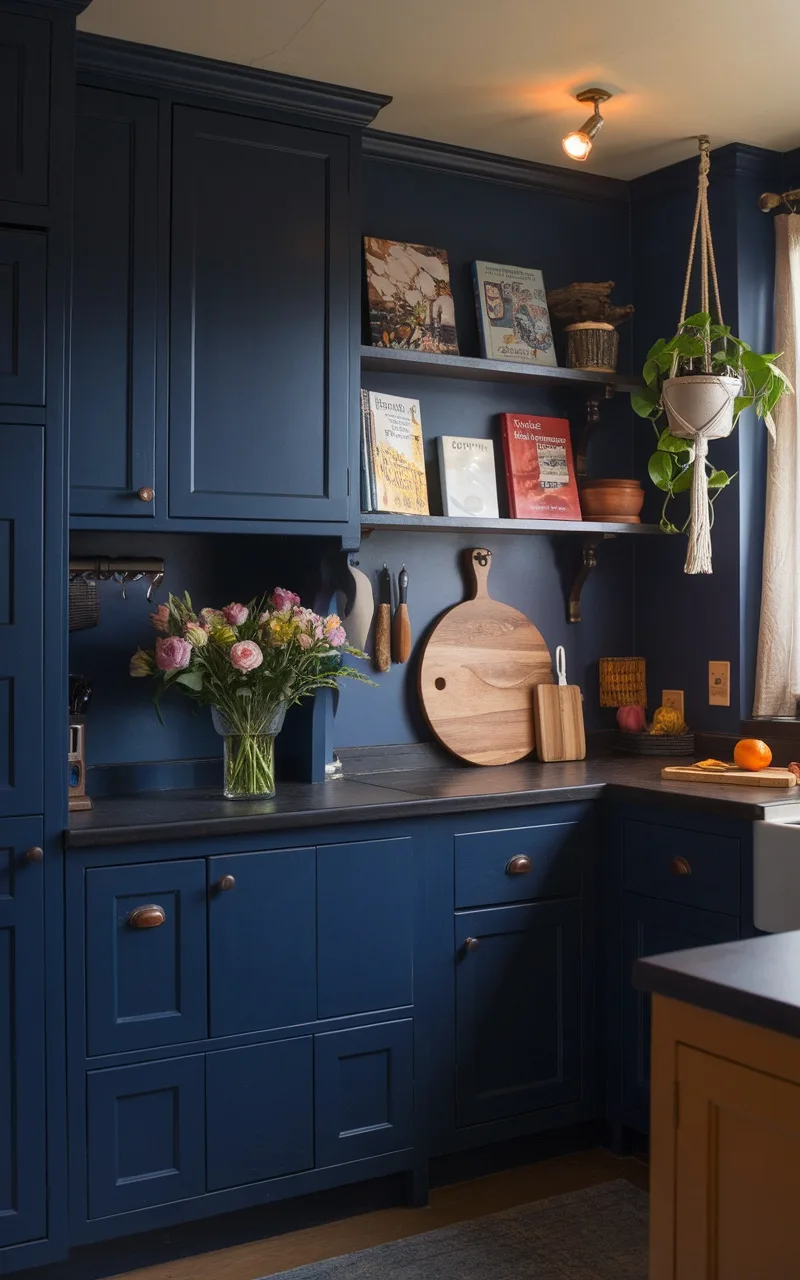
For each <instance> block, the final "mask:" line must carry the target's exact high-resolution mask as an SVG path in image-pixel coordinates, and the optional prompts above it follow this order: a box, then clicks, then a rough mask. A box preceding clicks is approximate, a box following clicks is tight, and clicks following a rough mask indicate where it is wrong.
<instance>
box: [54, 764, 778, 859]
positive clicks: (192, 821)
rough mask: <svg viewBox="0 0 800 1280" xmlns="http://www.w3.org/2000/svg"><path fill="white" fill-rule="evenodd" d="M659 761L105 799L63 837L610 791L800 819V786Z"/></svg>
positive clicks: (178, 833) (77, 843)
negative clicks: (749, 781) (704, 773)
mask: <svg viewBox="0 0 800 1280" xmlns="http://www.w3.org/2000/svg"><path fill="white" fill-rule="evenodd" d="M384 759H385V756H384ZM663 763H664V761H663V760H638V759H631V758H629V757H619V756H616V757H615V756H603V757H601V758H598V759H594V760H581V761H573V762H569V763H565V764H538V763H535V762H532V763H528V762H522V763H520V764H510V765H504V766H502V767H498V768H478V767H474V766H468V765H458V764H455V763H453V764H442V765H440V766H438V767H429V768H425V769H419V768H410V769H408V768H406V769H398V770H394V771H385V770H384V771H382V772H368V771H367V772H359V773H357V774H354V773H351V774H350V775H349V776H346V777H342V778H337V779H332V780H330V781H327V782H321V783H316V784H311V783H299V782H294V783H282V784H279V786H278V794H277V795H276V796H275V798H274V799H273V800H253V801H242V800H225V799H223V797H222V796H221V795H220V793H219V792H218V791H216V790H213V791H212V790H210V789H199V790H187V791H151V792H145V793H142V794H139V795H132V796H117V797H106V798H102V797H101V798H99V799H98V800H96V801H95V806H94V809H92V810H90V811H88V812H85V813H73V814H71V815H70V825H69V831H68V832H67V834H66V843H67V845H68V846H69V847H70V848H88V847H91V846H102V845H112V844H130V843H135V842H138V841H155V840H180V839H190V838H195V837H202V836H214V835H231V834H237V833H238V834H246V833H247V832H259V831H280V830H289V829H291V828H299V827H311V826H323V825H330V824H332V823H344V822H371V821H372V822H374V821H380V820H383V819H387V818H388V819H391V818H411V817H415V816H427V815H433V814H443V813H459V812H464V811H467V810H470V809H472V810H475V809H483V810H489V809H509V808H514V807H521V806H524V805H534V804H553V803H564V802H569V801H574V800H596V799H598V798H599V797H600V796H601V795H604V794H605V795H608V796H609V797H610V798H612V799H620V800H629V801H634V802H637V803H653V804H659V805H662V806H669V807H677V808H683V809H688V810H694V811H698V810H699V811H702V812H706V813H712V814H716V815H717V816H722V817H728V818H738V819H744V820H753V819H756V818H762V817H763V816H764V812H765V810H766V809H767V808H771V807H773V806H775V805H777V804H781V805H786V804H789V805H797V812H798V818H800V795H795V792H800V787H796V788H793V789H792V790H790V791H785V790H783V789H780V790H779V789H774V790H773V789H766V788H763V787H738V786H737V787H732V786H727V787H726V786H718V785H715V784H708V785H695V784H693V783H671V782H664V781H662V779H661V776H660V775H661V768H662V765H663Z"/></svg>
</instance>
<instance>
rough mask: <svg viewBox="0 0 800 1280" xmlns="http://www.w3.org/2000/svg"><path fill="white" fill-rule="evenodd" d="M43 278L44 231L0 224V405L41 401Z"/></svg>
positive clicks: (43, 321) (43, 311)
mask: <svg viewBox="0 0 800 1280" xmlns="http://www.w3.org/2000/svg"><path fill="white" fill-rule="evenodd" d="M0 118H1V117H0ZM46 279H47V238H46V236H45V235H44V234H43V233H42V232H39V231H17V230H15V229H13V228H11V227H2V228H0V404H10V405H14V404H19V405H43V404H44V360H45V301H46Z"/></svg>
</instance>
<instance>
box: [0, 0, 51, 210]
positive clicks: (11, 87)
mask: <svg viewBox="0 0 800 1280" xmlns="http://www.w3.org/2000/svg"><path fill="white" fill-rule="evenodd" d="M0 120H2V122H3V127H2V129H0V200H8V201H12V202H14V203H15V204H47V190H48V182H47V168H48V155H49V141H50V138H49V132H50V23H49V22H46V21H44V20H43V19H41V18H29V17H24V18H23V17H20V16H19V15H17V14H13V13H0Z"/></svg>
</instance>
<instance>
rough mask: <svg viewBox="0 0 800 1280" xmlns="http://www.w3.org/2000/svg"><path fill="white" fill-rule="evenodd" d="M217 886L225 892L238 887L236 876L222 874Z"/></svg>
mask: <svg viewBox="0 0 800 1280" xmlns="http://www.w3.org/2000/svg"><path fill="white" fill-rule="evenodd" d="M217 888H218V889H220V890H221V891H222V892H223V893H225V892H226V891H227V890H228V889H235V888H236V877H235V876H221V877H220V880H219V883H218V884H217Z"/></svg>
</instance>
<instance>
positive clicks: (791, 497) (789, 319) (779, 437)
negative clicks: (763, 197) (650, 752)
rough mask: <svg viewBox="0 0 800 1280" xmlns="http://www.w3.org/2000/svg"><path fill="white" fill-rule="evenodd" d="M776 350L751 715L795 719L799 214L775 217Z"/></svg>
mask: <svg viewBox="0 0 800 1280" xmlns="http://www.w3.org/2000/svg"><path fill="white" fill-rule="evenodd" d="M775 236H776V243H775V250H776V258H775V346H774V348H773V349H774V350H775V351H782V352H783V355H782V357H781V361H780V363H781V368H782V369H783V371H784V373H785V374H786V376H787V377H788V378H789V380H790V382H791V384H792V386H793V387H794V388H795V394H794V395H793V396H789V395H785V396H783V397H782V398H781V400H780V403H779V404H778V406H777V408H776V411H775V440H774V441H772V440H771V441H770V442H769V446H768V459H767V516H766V526H765V531H764V566H763V586H762V592H761V625H760V628H759V633H758V665H757V668H756V697H755V706H754V708H753V714H754V715H757V716H793V715H794V714H795V707H796V696H800V547H798V538H800V385H798V373H799V372H800V358H798V344H799V343H800V214H795V213H791V214H781V215H780V216H779V217H777V218H776V219H775Z"/></svg>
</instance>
